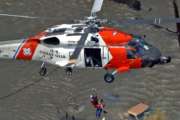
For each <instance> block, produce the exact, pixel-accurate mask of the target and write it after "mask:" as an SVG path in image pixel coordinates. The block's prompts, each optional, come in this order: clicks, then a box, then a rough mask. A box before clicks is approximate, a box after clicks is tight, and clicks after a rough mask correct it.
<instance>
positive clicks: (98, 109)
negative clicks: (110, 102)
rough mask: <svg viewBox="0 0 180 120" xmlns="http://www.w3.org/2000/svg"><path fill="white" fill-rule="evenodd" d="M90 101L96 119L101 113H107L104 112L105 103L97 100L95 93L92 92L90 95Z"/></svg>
mask: <svg viewBox="0 0 180 120" xmlns="http://www.w3.org/2000/svg"><path fill="white" fill-rule="evenodd" d="M90 101H91V104H92V105H93V107H94V108H95V109H96V118H100V117H101V114H102V112H103V113H105V114H106V113H107V111H106V110H104V107H105V103H104V100H103V99H100V100H99V98H98V96H97V93H96V91H95V90H94V93H93V94H91V95H90Z"/></svg>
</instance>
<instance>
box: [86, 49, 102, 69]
mask: <svg viewBox="0 0 180 120" xmlns="http://www.w3.org/2000/svg"><path fill="white" fill-rule="evenodd" d="M84 60H85V61H84V62H85V66H86V67H102V59H101V49H100V48H84Z"/></svg>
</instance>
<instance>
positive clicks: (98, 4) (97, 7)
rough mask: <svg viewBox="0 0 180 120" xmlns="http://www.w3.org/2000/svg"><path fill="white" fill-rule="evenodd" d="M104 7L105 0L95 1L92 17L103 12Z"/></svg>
mask: <svg viewBox="0 0 180 120" xmlns="http://www.w3.org/2000/svg"><path fill="white" fill-rule="evenodd" d="M102 5H103V0H95V1H94V4H93V7H92V9H91V15H93V14H95V13H97V12H99V11H101V8H102Z"/></svg>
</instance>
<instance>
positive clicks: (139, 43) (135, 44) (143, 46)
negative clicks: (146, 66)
mask: <svg viewBox="0 0 180 120" xmlns="http://www.w3.org/2000/svg"><path fill="white" fill-rule="evenodd" d="M128 47H131V48H134V49H132V50H131V49H128V56H131V57H130V58H132V56H133V57H136V56H139V57H140V56H143V55H144V53H145V52H146V51H148V50H149V49H150V48H151V45H150V44H148V43H147V42H146V41H145V40H144V39H142V38H141V37H134V38H133V40H131V41H130V42H129V43H128ZM129 54H130V55H129Z"/></svg>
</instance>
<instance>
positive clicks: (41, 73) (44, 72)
mask: <svg viewBox="0 0 180 120" xmlns="http://www.w3.org/2000/svg"><path fill="white" fill-rule="evenodd" d="M39 74H40V75H41V76H45V75H46V74H47V68H46V67H43V68H41V69H40V71H39Z"/></svg>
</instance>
